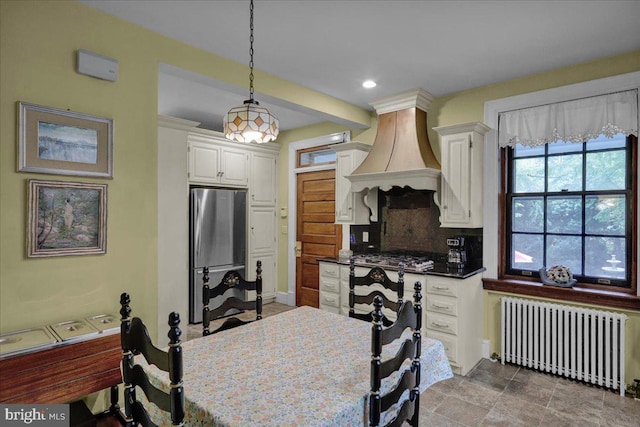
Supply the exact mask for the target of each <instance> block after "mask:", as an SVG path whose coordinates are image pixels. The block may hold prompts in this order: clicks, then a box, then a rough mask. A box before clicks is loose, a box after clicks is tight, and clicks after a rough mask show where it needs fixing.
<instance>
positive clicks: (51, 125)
mask: <svg viewBox="0 0 640 427" xmlns="http://www.w3.org/2000/svg"><path fill="white" fill-rule="evenodd" d="M18 118H19V119H18V129H19V132H18V171H19V172H37V173H48V174H57V175H72V176H87V177H97V178H113V119H108V118H105V117H97V116H90V115H88V114H82V113H76V112H72V111H65V110H58V109H55V108H50V107H44V106H42V105H35V104H28V103H26V102H18Z"/></svg>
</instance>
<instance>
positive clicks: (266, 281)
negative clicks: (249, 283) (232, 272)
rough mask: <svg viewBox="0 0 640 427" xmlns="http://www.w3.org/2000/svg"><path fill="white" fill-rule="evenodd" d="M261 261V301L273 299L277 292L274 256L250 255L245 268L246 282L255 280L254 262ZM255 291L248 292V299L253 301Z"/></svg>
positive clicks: (272, 254) (273, 254) (271, 254)
mask: <svg viewBox="0 0 640 427" xmlns="http://www.w3.org/2000/svg"><path fill="white" fill-rule="evenodd" d="M258 260H260V261H262V299H263V300H265V299H267V298H269V299H271V298H275V297H276V292H277V290H278V289H277V283H278V282H277V275H276V272H277V270H276V256H275V253H270V254H251V255H250V256H249V264H247V266H246V272H247V277H248V280H255V279H256V262H257V261H258ZM255 294H256V293H255V291H250V292H249V294H248V298H250V299H253V300H255V298H256V296H255Z"/></svg>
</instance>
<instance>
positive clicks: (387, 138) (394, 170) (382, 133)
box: [346, 89, 440, 193]
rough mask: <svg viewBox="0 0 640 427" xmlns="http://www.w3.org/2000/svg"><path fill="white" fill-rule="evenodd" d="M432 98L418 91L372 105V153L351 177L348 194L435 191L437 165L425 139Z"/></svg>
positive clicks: (349, 177) (420, 90)
mask: <svg viewBox="0 0 640 427" xmlns="http://www.w3.org/2000/svg"><path fill="white" fill-rule="evenodd" d="M432 100H433V97H432V95H431V94H430V93H429V92H427V91H425V90H423V89H417V90H413V91H409V92H404V93H402V94H399V95H396V96H393V97H389V98H384V99H380V100H378V101H375V102H373V103H371V105H372V106H373V107H374V108H375V109H376V112H377V113H378V129H377V133H376V138H375V141H374V143H373V146H372V147H371V151H369V154H368V155H367V157H366V158H365V159H364V160H363V161H362V163H361V164H360V166H358V167H357V168H356V169H355V170H354V171H353V173H352V174H351V175H349V176H347V177H346V178H347V179H349V181H351V192H354V193H358V192H361V191H364V190H368V189H373V188H375V187H379V188H380V189H381V190H383V191H388V190H390V189H391V187H394V186H397V187H405V186H408V187H411V188H413V189H415V190H434V191H437V190H438V182H439V180H440V163H438V160H436V157H435V156H434V155H433V151H432V150H431V145H430V144H429V137H428V136H427V112H426V111H427V107H428V106H429V104H430V103H431V101H432Z"/></svg>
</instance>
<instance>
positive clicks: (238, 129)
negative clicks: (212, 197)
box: [224, 0, 280, 144]
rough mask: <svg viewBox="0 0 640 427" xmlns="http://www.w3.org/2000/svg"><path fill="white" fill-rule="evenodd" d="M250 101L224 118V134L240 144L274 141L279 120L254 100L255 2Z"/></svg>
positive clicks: (250, 68)
mask: <svg viewBox="0 0 640 427" xmlns="http://www.w3.org/2000/svg"><path fill="white" fill-rule="evenodd" d="M249 30H250V36H249V99H247V100H246V101H244V103H243V104H242V105H240V106H238V107H234V108H232V109H231V110H229V112H228V113H227V115H226V116H225V118H224V134H225V136H226V137H227V139H230V140H232V141H238V142H257V143H258V144H262V143H265V142H270V141H274V140H275V139H276V137H277V136H278V133H279V132H280V130H279V129H278V119H276V116H274V115H273V114H271V113H270V112H269V110H267V109H266V108H264V107H261V106H260V104H259V103H258V101H256V100H254V99H253V0H251V2H250V4H249Z"/></svg>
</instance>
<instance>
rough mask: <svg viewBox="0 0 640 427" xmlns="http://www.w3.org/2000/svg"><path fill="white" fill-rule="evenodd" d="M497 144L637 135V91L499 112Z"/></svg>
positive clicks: (506, 145)
mask: <svg viewBox="0 0 640 427" xmlns="http://www.w3.org/2000/svg"><path fill="white" fill-rule="evenodd" d="M499 119H500V122H499V129H498V131H499V143H500V146H501V147H515V146H516V145H517V144H522V145H524V146H531V147H533V146H537V145H544V144H548V143H551V142H556V141H565V142H583V141H585V140H588V139H592V138H597V137H598V136H600V135H603V134H604V135H606V136H607V137H609V138H611V137H612V136H613V135H615V134H617V133H623V134H625V135H626V136H629V135H631V134H634V135H636V136H637V135H638V91H637V90H628V91H624V92H616V93H610V94H607V95H599V96H593V97H589V98H583V99H576V100H573V101H566V102H558V103H555V104H548V105H541V106H538V107H531V108H524V109H522V110H515V111H509V112H505V113H500V115H499Z"/></svg>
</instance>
